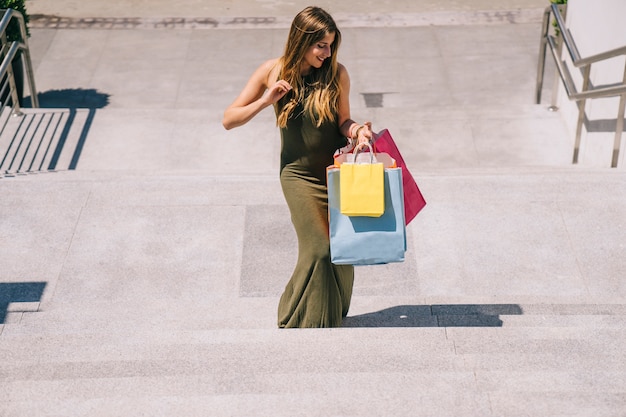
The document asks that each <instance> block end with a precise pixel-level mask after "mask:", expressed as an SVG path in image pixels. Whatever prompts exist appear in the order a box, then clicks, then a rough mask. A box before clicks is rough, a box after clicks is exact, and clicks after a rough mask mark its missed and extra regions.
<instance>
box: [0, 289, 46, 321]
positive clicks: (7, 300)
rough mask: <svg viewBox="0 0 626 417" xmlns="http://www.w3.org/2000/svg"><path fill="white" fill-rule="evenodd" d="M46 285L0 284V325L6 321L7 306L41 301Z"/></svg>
mask: <svg viewBox="0 0 626 417" xmlns="http://www.w3.org/2000/svg"><path fill="white" fill-rule="evenodd" d="M46 284H47V283H46V282H10V283H6V282H0V324H3V323H4V320H5V319H6V316H7V312H8V309H9V304H11V303H37V302H39V301H41V296H42V295H43V291H44V289H45V288H46Z"/></svg>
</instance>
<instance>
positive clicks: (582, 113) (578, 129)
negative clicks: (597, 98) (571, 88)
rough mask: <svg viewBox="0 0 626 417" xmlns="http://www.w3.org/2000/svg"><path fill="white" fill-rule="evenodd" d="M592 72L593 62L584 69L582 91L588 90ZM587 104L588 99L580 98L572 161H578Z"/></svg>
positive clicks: (575, 162) (574, 162)
mask: <svg viewBox="0 0 626 417" xmlns="http://www.w3.org/2000/svg"><path fill="white" fill-rule="evenodd" d="M590 73H591V64H587V65H585V67H584V70H583V87H582V92H585V91H587V89H588V88H589V75H590ZM586 104H587V99H585V98H583V99H580V100H578V122H577V123H576V140H575V142H574V156H573V158H572V163H573V164H577V163H578V153H579V151H580V137H581V136H582V131H583V122H584V121H585V105H586Z"/></svg>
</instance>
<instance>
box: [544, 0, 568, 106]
mask: <svg viewBox="0 0 626 417" xmlns="http://www.w3.org/2000/svg"><path fill="white" fill-rule="evenodd" d="M553 10H554V9H553ZM556 10H558V11H559V13H560V12H562V14H561V15H562V16H563V21H564V22H565V21H566V20H567V5H565V4H563V5H561V7H558V8H557V9H556ZM555 13H556V12H555ZM565 30H566V29H565V27H563V28H561V32H562V31H565ZM557 40H558V47H557V56H558V57H559V59H560V57H562V56H563V35H561V36H559V37H557ZM559 77H560V75H559V70H558V69H555V70H554V81H553V82H552V102H551V103H550V107H548V110H550V111H558V110H559Z"/></svg>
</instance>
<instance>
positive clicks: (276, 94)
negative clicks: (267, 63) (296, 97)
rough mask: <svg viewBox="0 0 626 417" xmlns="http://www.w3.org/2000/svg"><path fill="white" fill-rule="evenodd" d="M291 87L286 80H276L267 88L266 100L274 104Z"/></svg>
mask: <svg viewBox="0 0 626 417" xmlns="http://www.w3.org/2000/svg"><path fill="white" fill-rule="evenodd" d="M291 88H292V87H291V85H290V84H289V83H288V82H287V81H285V80H278V81H276V82H275V83H274V85H272V86H271V87H270V88H269V89H268V90H267V95H266V100H267V101H268V102H269V104H276V102H278V100H280V99H281V98H283V97H284V96H285V94H287V93H288V92H289V91H290V90H291Z"/></svg>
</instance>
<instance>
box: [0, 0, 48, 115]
mask: <svg viewBox="0 0 626 417" xmlns="http://www.w3.org/2000/svg"><path fill="white" fill-rule="evenodd" d="M0 11H4V15H3V16H2V20H0V38H1V41H2V52H3V55H4V57H3V61H2V64H1V66H0V77H2V76H4V74H7V75H8V78H9V85H10V87H11V95H12V99H13V106H14V111H15V113H17V114H19V113H20V104H19V101H18V99H17V90H16V87H15V78H14V75H13V69H12V67H11V61H12V60H13V58H14V57H15V56H16V55H17V53H18V51H21V53H22V56H23V58H24V68H25V71H26V80H27V81H28V86H29V89H30V96H31V100H30V102H31V104H32V106H33V107H39V98H38V97H37V88H36V87H35V76H34V71H33V64H32V61H31V58H30V50H29V48H28V34H27V32H26V22H25V20H24V16H23V15H22V14H21V13H20V12H18V11H17V10H13V9H5V10H0ZM12 19H17V21H18V22H19V28H20V35H21V38H22V40H21V41H13V42H11V45H10V46H8V45H9V43H8V41H7V38H6V30H7V28H8V26H9V23H10V22H11V20H12ZM7 47H8V48H7Z"/></svg>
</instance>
